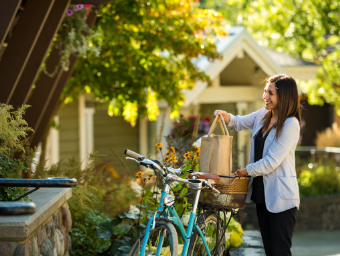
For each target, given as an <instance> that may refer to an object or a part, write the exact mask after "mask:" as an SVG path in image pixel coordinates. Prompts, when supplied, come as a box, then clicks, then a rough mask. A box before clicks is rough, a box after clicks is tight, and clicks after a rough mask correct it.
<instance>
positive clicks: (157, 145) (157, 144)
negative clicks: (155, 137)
mask: <svg viewBox="0 0 340 256" xmlns="http://www.w3.org/2000/svg"><path fill="white" fill-rule="evenodd" d="M155 146H156V147H157V150H161V149H162V148H163V143H156V144H155Z"/></svg>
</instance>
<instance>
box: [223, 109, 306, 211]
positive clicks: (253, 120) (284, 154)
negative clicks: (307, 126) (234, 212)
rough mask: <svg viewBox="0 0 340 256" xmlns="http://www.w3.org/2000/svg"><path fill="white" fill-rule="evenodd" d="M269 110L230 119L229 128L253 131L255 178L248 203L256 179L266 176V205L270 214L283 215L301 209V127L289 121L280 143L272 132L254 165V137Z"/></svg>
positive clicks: (252, 170) (250, 169)
mask: <svg viewBox="0 0 340 256" xmlns="http://www.w3.org/2000/svg"><path fill="white" fill-rule="evenodd" d="M267 111H268V110H266V109H265V108H262V109H260V110H258V111H256V112H253V113H251V114H249V115H246V116H234V115H232V114H229V115H230V121H229V123H228V125H227V126H228V127H229V128H230V129H233V130H235V131H240V130H245V129H253V134H252V140H251V149H250V157H249V164H248V165H247V166H246V169H247V172H248V174H249V175H250V176H252V178H251V180H250V182H249V189H248V195H247V199H246V202H247V203H250V202H252V201H251V199H250V198H251V194H252V190H253V184H252V183H253V177H256V176H263V184H264V194H265V202H266V206H267V209H268V211H270V212H273V213H278V212H283V211H285V210H288V209H291V208H293V207H297V208H299V205H300V197H299V186H298V183H297V179H296V171H295V148H296V145H297V142H298V140H299V135H300V126H299V121H298V120H297V118H295V117H289V118H287V119H286V121H285V123H284V126H283V129H282V131H281V134H280V136H279V139H276V128H273V129H272V130H271V131H270V133H269V134H268V137H267V139H266V141H265V143H264V148H263V157H262V159H261V160H259V161H257V162H256V163H254V142H255V136H256V135H257V133H258V132H259V130H260V129H261V128H262V126H263V124H262V118H263V116H264V115H265V114H266V113H267Z"/></svg>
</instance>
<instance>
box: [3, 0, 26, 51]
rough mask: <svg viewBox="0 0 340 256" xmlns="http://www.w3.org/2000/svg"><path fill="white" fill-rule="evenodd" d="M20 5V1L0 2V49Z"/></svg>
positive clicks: (4, 0)
mask: <svg viewBox="0 0 340 256" xmlns="http://www.w3.org/2000/svg"><path fill="white" fill-rule="evenodd" d="M20 4H21V0H1V2H0V49H1V46H2V44H3V42H4V41H5V39H6V36H7V34H8V31H9V29H10V28H11V25H12V23H13V20H14V18H15V15H16V14H17V12H18V9H19V7H20Z"/></svg>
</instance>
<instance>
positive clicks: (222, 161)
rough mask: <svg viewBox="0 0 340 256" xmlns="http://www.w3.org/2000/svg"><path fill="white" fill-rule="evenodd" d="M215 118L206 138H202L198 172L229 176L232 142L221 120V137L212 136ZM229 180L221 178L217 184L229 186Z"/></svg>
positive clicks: (215, 123) (215, 122)
mask: <svg viewBox="0 0 340 256" xmlns="http://www.w3.org/2000/svg"><path fill="white" fill-rule="evenodd" d="M217 118H218V117H217V116H216V118H215V120H214V122H213V124H212V125H211V128H210V131H209V133H208V136H207V137H202V141H201V150H200V171H201V172H208V173H214V174H217V175H225V176H230V174H231V170H232V142H233V136H229V132H228V129H227V126H226V125H225V123H224V120H223V118H222V117H221V119H222V121H221V122H220V125H221V129H222V131H223V135H214V134H212V133H213V131H214V130H215V128H216V125H217ZM230 180H231V179H225V178H221V180H220V181H219V182H218V183H219V184H229V183H230Z"/></svg>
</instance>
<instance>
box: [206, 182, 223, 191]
mask: <svg viewBox="0 0 340 256" xmlns="http://www.w3.org/2000/svg"><path fill="white" fill-rule="evenodd" d="M205 185H207V186H208V187H209V188H210V189H212V190H213V191H215V192H216V193H218V194H221V192H220V191H218V190H217V189H216V188H214V187H213V186H212V185H211V184H210V182H209V181H206V182H205Z"/></svg>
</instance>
